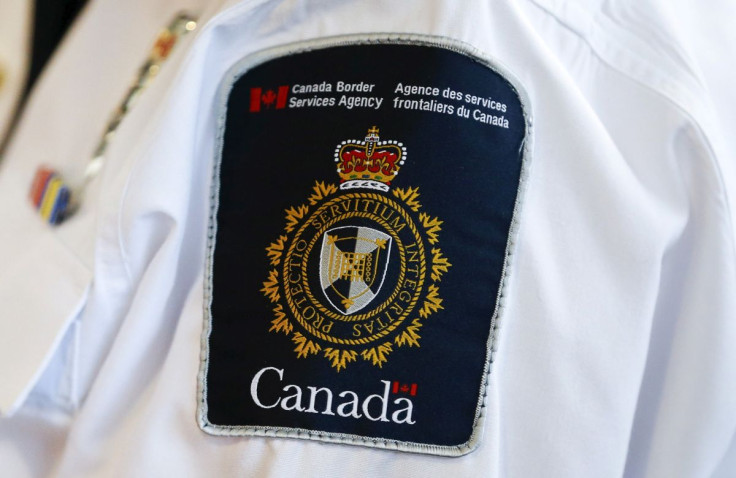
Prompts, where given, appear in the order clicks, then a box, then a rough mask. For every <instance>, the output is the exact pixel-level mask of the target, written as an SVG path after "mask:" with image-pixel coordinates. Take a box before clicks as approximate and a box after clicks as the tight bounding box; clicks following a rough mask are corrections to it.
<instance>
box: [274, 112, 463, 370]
mask: <svg viewBox="0 0 736 478" xmlns="http://www.w3.org/2000/svg"><path fill="white" fill-rule="evenodd" d="M406 157H407V152H406V147H405V146H404V145H403V144H402V143H400V142H398V141H386V140H381V139H380V137H379V130H378V128H376V127H375V126H374V127H373V128H371V129H369V130H368V134H367V135H366V137H365V139H364V140H357V139H352V140H345V141H342V142H340V143H339V144H338V145H337V147H336V148H335V152H334V161H335V163H336V166H337V173H338V176H339V177H340V183H339V187H338V185H335V184H329V183H324V182H320V181H317V182H315V184H314V186H313V187H312V194H311V195H310V196H309V197H308V198H307V201H306V202H305V203H304V204H301V205H297V206H293V207H290V208H288V209H286V211H285V213H286V226H285V228H284V231H283V233H282V234H281V235H280V236H279V238H278V239H277V240H276V241H274V242H272V243H271V244H270V245H269V246H268V247H267V248H266V253H267V255H268V258H269V260H270V265H271V269H270V270H269V272H268V276H267V279H266V280H265V281H264V283H263V288H262V289H261V291H262V292H263V294H264V295H265V296H266V297H267V298H268V300H269V301H270V302H271V303H272V304H273V313H274V318H273V319H272V321H271V326H270V329H269V330H270V331H271V332H275V333H284V334H287V335H289V336H290V337H291V340H292V342H293V343H294V345H295V347H294V352H295V353H296V355H297V357H299V358H308V357H310V356H312V355H322V356H323V357H325V358H326V359H328V360H329V362H330V364H331V366H332V367H333V368H335V369H336V370H338V371H340V370H342V369H345V368H346V367H347V365H348V364H349V363H350V362H354V361H356V360H357V359H358V358H359V357H360V358H362V359H363V360H366V361H368V362H369V363H371V364H373V365H376V366H378V367H380V366H382V364H383V363H385V362H386V361H387V360H388V356H389V354H391V353H392V352H393V351H394V349H395V348H398V347H403V346H409V347H419V342H420V339H421V334H420V329H421V328H422V327H423V325H424V322H425V320H426V319H427V318H428V317H429V316H430V315H431V314H433V313H435V312H438V311H440V310H442V309H443V306H442V299H441V297H440V295H439V283H440V281H441V279H442V276H443V275H444V274H445V273H447V272H448V270H449V268H450V266H451V264H450V262H449V260H448V258H447V257H445V256H444V254H443V253H442V250H441V249H440V247H439V234H440V232H441V230H442V224H443V222H442V221H441V220H440V219H438V218H436V217H433V216H430V215H429V214H427V213H426V212H423V211H421V208H422V206H421V204H420V202H419V189H418V188H412V187H408V188H399V187H394V188H391V183H392V181H393V180H394V179H395V178H396V176H397V175H398V172H399V169H400V168H401V167H402V165H404V164H405V161H406Z"/></svg>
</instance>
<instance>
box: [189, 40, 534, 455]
mask: <svg viewBox="0 0 736 478" xmlns="http://www.w3.org/2000/svg"><path fill="white" fill-rule="evenodd" d="M222 91H223V96H222V98H223V100H222V101H223V104H222V108H223V114H222V124H221V128H222V129H221V132H222V133H221V140H220V144H219V147H220V149H219V150H218V151H219V152H220V155H221V156H220V158H219V162H218V164H217V167H216V175H215V184H214V186H213V208H212V211H213V213H212V218H211V221H212V223H211V230H212V231H213V233H212V237H211V241H210V254H209V263H208V270H209V271H210V276H209V278H208V284H207V301H208V302H207V303H208V305H209V309H208V316H207V318H206V319H207V324H206V330H205V338H206V342H205V354H204V357H205V360H204V364H203V370H202V374H201V377H200V382H201V387H200V388H201V390H200V399H201V407H200V423H201V425H202V428H203V429H204V430H205V431H207V432H209V433H213V434H222V435H268V436H284V437H299V438H310V439H317V440H323V441H331V442H340V443H350V444H361V445H366V446H376V447H383V448H393V449H400V450H405V451H416V452H422V453H432V454H441V455H461V454H464V453H467V452H469V451H471V450H472V449H473V448H474V447H475V446H476V445H477V443H478V440H479V434H480V431H481V429H482V421H483V420H482V417H483V413H482V407H483V396H484V391H485V386H486V376H487V373H488V370H489V363H490V358H491V348H492V342H493V338H494V324H495V319H496V316H497V314H498V304H497V302H498V297H500V290H501V289H502V287H503V281H504V274H505V266H506V262H507V257H508V254H509V251H508V249H509V244H510V241H509V237H510V235H511V233H512V232H513V229H514V216H515V213H516V209H517V207H516V206H517V203H518V194H519V191H520V184H521V182H522V178H523V172H524V166H525V160H526V148H525V138H526V135H527V130H528V124H527V120H526V116H525V112H524V109H523V105H522V100H521V99H520V97H519V93H518V90H517V87H515V86H514V85H512V84H511V83H510V81H509V75H508V74H507V73H503V72H502V71H501V70H500V69H499V67H497V66H493V65H492V64H490V63H489V62H487V61H485V60H482V59H480V58H477V57H475V56H473V55H472V54H471V53H468V52H465V51H464V50H463V47H460V46H458V45H456V44H451V43H449V42H446V41H444V40H439V41H438V40H437V39H428V38H425V37H418V38H412V39H411V40H407V39H404V40H396V39H393V40H391V39H381V38H378V37H371V38H370V39H355V38H352V39H344V41H341V42H339V43H336V42H334V41H333V42H332V43H327V42H322V43H316V44H313V45H309V47H308V48H307V47H304V46H300V47H294V49H292V50H290V51H287V50H283V49H281V50H279V51H277V52H266V53H262V54H258V55H256V56H254V57H252V58H249V59H246V60H244V61H243V62H241V64H239V65H238V66H236V68H235V69H234V72H233V73H232V74H231V75H229V76H228V79H227V80H226V81H225V84H224V86H223V90H222Z"/></svg>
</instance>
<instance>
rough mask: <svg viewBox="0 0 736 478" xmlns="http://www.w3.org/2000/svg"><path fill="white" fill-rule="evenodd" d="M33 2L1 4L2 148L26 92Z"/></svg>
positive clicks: (14, 0)
mask: <svg viewBox="0 0 736 478" xmlns="http://www.w3.org/2000/svg"><path fill="white" fill-rule="evenodd" d="M32 10H33V2H32V1H31V0H5V1H3V2H2V3H0V146H2V144H3V139H4V138H5V135H6V133H7V132H8V128H9V127H10V123H11V122H12V120H13V116H14V113H15V108H16V104H17V103H18V100H19V99H20V95H21V94H22V93H23V86H24V85H25V81H26V74H27V69H28V66H29V65H28V62H29V59H30V49H31V25H32V23H33V22H32V13H33V12H32Z"/></svg>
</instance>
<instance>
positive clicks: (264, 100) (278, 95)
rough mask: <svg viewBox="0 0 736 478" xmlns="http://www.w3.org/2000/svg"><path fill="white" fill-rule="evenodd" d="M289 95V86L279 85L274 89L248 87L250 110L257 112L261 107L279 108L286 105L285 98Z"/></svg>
mask: <svg viewBox="0 0 736 478" xmlns="http://www.w3.org/2000/svg"><path fill="white" fill-rule="evenodd" d="M288 96H289V86H288V85H284V86H279V87H278V88H276V91H274V90H273V89H267V90H265V91H264V90H263V88H251V89H250V112H251V113H257V112H259V111H261V107H262V106H265V107H266V108H271V107H274V109H277V110H280V109H282V108H285V107H286V98H287V97H288Z"/></svg>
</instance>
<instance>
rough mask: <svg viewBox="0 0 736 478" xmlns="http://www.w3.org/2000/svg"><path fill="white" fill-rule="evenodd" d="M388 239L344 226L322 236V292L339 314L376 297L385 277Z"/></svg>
mask: <svg viewBox="0 0 736 478" xmlns="http://www.w3.org/2000/svg"><path fill="white" fill-rule="evenodd" d="M390 253H391V236H389V235H388V234H386V233H384V232H381V231H377V230H375V229H371V228H370V227H358V226H344V227H336V228H333V229H330V230H329V231H326V232H325V233H324V236H323V237H322V251H321V253H320V267H319V276H320V284H321V285H322V291H323V292H324V294H325V297H327V300H328V301H329V302H330V304H331V305H332V306H333V307H334V308H335V309H336V310H337V311H338V312H340V313H341V314H345V315H350V314H353V313H355V312H357V311H359V310H360V309H362V308H363V307H365V306H366V305H368V304H369V303H370V302H371V301H372V300H373V299H374V298H375V297H376V295H377V294H378V291H379V290H380V289H381V286H382V285H383V279H384V278H385V277H386V270H387V268H388V262H389V257H390Z"/></svg>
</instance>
